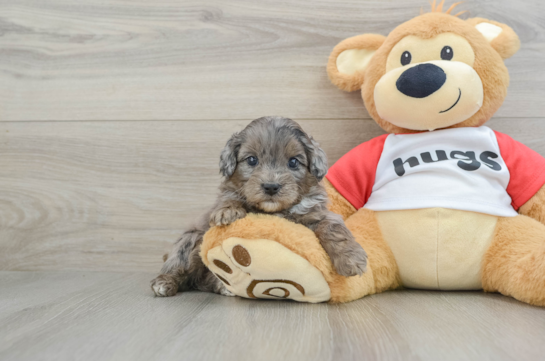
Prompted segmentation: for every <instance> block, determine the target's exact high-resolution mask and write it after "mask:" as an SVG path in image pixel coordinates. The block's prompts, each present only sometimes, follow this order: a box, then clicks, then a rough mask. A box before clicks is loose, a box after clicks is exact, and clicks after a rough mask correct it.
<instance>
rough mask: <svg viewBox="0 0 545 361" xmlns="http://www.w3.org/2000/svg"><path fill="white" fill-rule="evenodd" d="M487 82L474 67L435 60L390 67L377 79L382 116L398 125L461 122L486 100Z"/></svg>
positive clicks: (439, 125) (438, 125)
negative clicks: (484, 90)
mask: <svg viewBox="0 0 545 361" xmlns="http://www.w3.org/2000/svg"><path fill="white" fill-rule="evenodd" d="M483 95H484V94H483V84H482V81H481V78H480V77H479V75H478V74H477V72H476V71H475V70H474V69H473V67H471V66H469V65H468V64H466V63H463V62H459V61H445V60H433V61H428V62H423V63H417V64H412V65H407V66H403V67H399V68H395V69H393V70H390V71H389V72H387V73H386V74H384V76H382V78H381V79H380V80H379V81H378V82H377V84H376V86H375V91H374V99H375V105H376V109H377V112H378V114H379V116H380V117H381V118H382V119H384V120H386V121H388V122H390V123H392V124H394V125H397V126H398V127H402V128H405V129H411V130H435V129H440V128H446V127H450V126H452V125H455V124H458V123H461V122H463V121H465V120H466V119H468V118H469V117H471V116H472V115H473V114H475V113H476V112H477V111H478V110H479V109H480V108H481V106H482V104H483Z"/></svg>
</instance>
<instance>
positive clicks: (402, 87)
mask: <svg viewBox="0 0 545 361" xmlns="http://www.w3.org/2000/svg"><path fill="white" fill-rule="evenodd" d="M446 80H447V75H446V74H445V72H444V71H443V69H441V68H440V67H438V66H437V65H434V64H430V63H424V64H420V65H417V66H414V67H412V68H410V69H407V70H406V71H404V72H403V73H402V74H401V75H400V77H399V79H397V82H396V87H397V90H399V91H400V92H402V93H403V94H405V95H407V96H409V97H413V98H425V97H427V96H429V95H431V94H433V93H435V92H436V91H438V90H439V89H441V87H442V86H443V84H445V82H446Z"/></svg>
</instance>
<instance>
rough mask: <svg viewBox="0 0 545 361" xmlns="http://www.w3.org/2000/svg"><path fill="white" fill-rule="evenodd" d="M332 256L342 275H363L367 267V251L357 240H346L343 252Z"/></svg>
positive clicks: (336, 268)
mask: <svg viewBox="0 0 545 361" xmlns="http://www.w3.org/2000/svg"><path fill="white" fill-rule="evenodd" d="M330 258H331V262H333V267H335V270H336V271H337V273H338V274H340V275H341V276H345V277H351V276H361V275H362V274H363V273H364V272H365V270H366V268H367V253H366V252H365V250H364V249H363V248H362V247H361V246H360V245H359V243H357V242H356V241H351V242H346V245H345V246H344V247H343V249H342V250H341V252H339V253H337V254H335V255H330Z"/></svg>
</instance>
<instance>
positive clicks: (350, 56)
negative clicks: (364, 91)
mask: <svg viewBox="0 0 545 361" xmlns="http://www.w3.org/2000/svg"><path fill="white" fill-rule="evenodd" d="M384 39H386V37H384V36H382V35H378V34H363V35H358V36H354V37H351V38H348V39H345V40H343V41H341V42H340V43H339V44H337V46H335V48H333V51H332V52H331V55H330V56H329V62H328V64H327V74H328V75H329V79H330V80H331V82H332V83H333V84H335V85H336V86H337V87H338V88H340V89H342V90H346V91H354V90H358V89H360V88H361V85H362V84H363V78H364V73H365V69H366V68H367V65H368V64H369V61H371V58H372V57H373V54H375V51H376V50H377V49H378V48H380V46H381V45H382V43H384Z"/></svg>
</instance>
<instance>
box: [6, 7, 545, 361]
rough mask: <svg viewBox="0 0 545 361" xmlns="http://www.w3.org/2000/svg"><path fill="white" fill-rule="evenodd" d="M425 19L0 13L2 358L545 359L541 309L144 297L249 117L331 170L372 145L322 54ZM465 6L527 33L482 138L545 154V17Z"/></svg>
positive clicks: (503, 303) (251, 12) (422, 297)
mask: <svg viewBox="0 0 545 361" xmlns="http://www.w3.org/2000/svg"><path fill="white" fill-rule="evenodd" d="M421 7H423V8H424V9H425V10H427V9H428V8H429V5H428V4H427V1H426V0H380V1H379V0H358V1H354V0H335V1H333V0H315V1H312V2H311V3H309V1H306V0H290V1H281V0H280V1H279V0H275V1H273V0H229V1H221V0H178V1H171V0H154V1H149V0H130V1H127V0H102V1H73V0H48V1H42V0H0V360H40V359H43V360H52V359H54V360H74V359H78V360H98V359H111V360H114V359H120V360H126V359H132V360H138V359H142V360H146V359H154V360H155V359H157V360H169V359H176V360H179V359H183V360H186V359H187V360H196V359H207V360H208V359H218V360H219V359H222V360H224V359H237V360H246V359H248V360H249V359H252V360H256V359H257V360H266V359H284V360H290V359H297V360H307V359H308V360H322V359H324V360H344V359H347V360H348V359H378V358H380V359H404V360H405V359H409V360H410V359H416V360H418V359H422V360H437V359H479V360H481V359H490V360H492V359H494V360H504V359H505V360H508V359H524V360H532V359H536V360H537V359H543V354H545V349H544V344H543V339H545V310H543V309H538V308H535V307H530V306H527V305H524V304H522V303H519V302H516V301H514V300H512V299H509V298H505V297H502V296H499V295H485V294H482V293H439V292H423V291H402V292H392V293H387V294H383V295H376V296H372V297H367V298H365V299H362V300H359V301H357V302H353V303H350V304H346V305H338V306H329V305H301V304H296V303H286V302H265V301H248V300H243V299H238V298H227V297H220V296H216V295H210V294H199V293H189V294H184V295H179V296H177V297H175V298H171V299H155V298H153V297H152V294H151V291H150V290H149V287H148V282H149V279H151V278H152V277H153V273H154V272H156V271H157V270H158V269H159V268H160V266H161V263H162V259H161V256H162V254H163V253H164V251H165V250H166V249H167V247H168V246H169V244H170V243H171V242H172V241H173V240H174V239H175V238H176V237H177V236H178V235H179V234H180V233H181V231H182V230H183V227H184V225H186V224H187V223H188V222H190V221H191V219H192V218H193V217H195V215H196V214H198V213H199V212H201V211H202V210H203V209H205V208H206V207H207V206H208V205H209V204H210V203H211V202H212V201H213V199H214V197H215V192H216V188H217V185H218V182H219V175H218V158H219V152H220V150H221V148H222V147H223V145H224V143H225V141H226V140H227V139H228V137H229V135H230V134H231V133H233V132H235V131H237V130H240V129H242V128H243V127H244V126H245V125H246V124H247V123H248V122H249V121H250V120H252V119H254V118H257V117H260V116H263V115H284V116H288V117H291V118H293V119H295V120H297V121H298V122H300V123H301V124H302V126H303V127H304V128H305V129H306V130H307V131H308V132H309V133H311V134H313V135H314V137H315V138H316V139H318V141H319V142H320V143H321V144H322V146H323V148H324V149H325V150H326V152H327V154H328V157H329V160H330V164H331V163H333V162H334V161H336V160H337V159H338V158H339V157H340V156H342V155H343V154H344V153H346V152H347V151H348V150H350V149H351V148H353V147H354V146H356V145H357V144H360V143H361V142H364V141H366V140H368V139H371V138H373V137H375V136H377V135H380V134H382V130H381V129H380V128H379V127H378V126H377V125H376V124H375V123H374V122H373V121H372V120H371V119H370V118H369V115H368V113H367V112H366V111H365V108H364V107H363V102H362V100H361V96H360V94H358V93H357V92H356V93H344V92H341V91H339V90H337V89H336V88H335V87H334V86H333V85H331V84H330V83H329V80H328V79H327V75H326V72H325V65H326V62H327V58H328V55H329V52H330V51H331V49H332V48H333V46H334V45H335V44H336V43H338V42H339V41H340V40H342V39H344V38H346V37H349V36H353V35H357V34H360V33H363V32H371V33H382V34H387V33H388V32H389V31H390V30H392V29H393V28H394V27H395V26H396V25H397V24H399V23H401V22H404V21H406V20H408V19H410V18H412V17H413V16H416V15H418V14H419V12H420V8H421ZM460 8H461V10H469V15H468V14H464V15H463V16H462V17H463V18H465V17H467V16H479V17H484V18H489V19H493V20H497V21H501V22H505V23H507V24H508V25H510V26H512V27H513V28H514V29H515V31H516V32H517V33H518V34H519V36H520V38H521V41H522V48H521V50H520V52H519V53H517V54H516V55H515V56H514V57H513V58H511V59H508V60H507V61H506V64H507V67H508V68H509V71H510V74H511V86H510V88H509V94H508V96H507V98H506V99H505V102H504V105H503V106H502V108H501V109H500V110H499V111H498V112H497V114H496V115H495V116H494V119H493V120H491V121H490V122H489V125H490V126H491V127H492V128H494V129H496V130H499V131H501V132H505V133H507V134H509V135H511V136H512V137H514V138H515V139H517V140H519V141H521V142H523V143H525V144H527V145H528V146H530V147H531V148H533V149H535V150H536V151H538V152H540V153H541V154H542V155H545V101H543V99H545V71H544V70H543V59H545V2H543V1H541V0H528V1H524V2H521V1H512V0H494V1H491V0H471V1H467V2H465V3H464V4H463V5H461V6H460ZM226 355H227V356H229V357H226Z"/></svg>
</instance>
